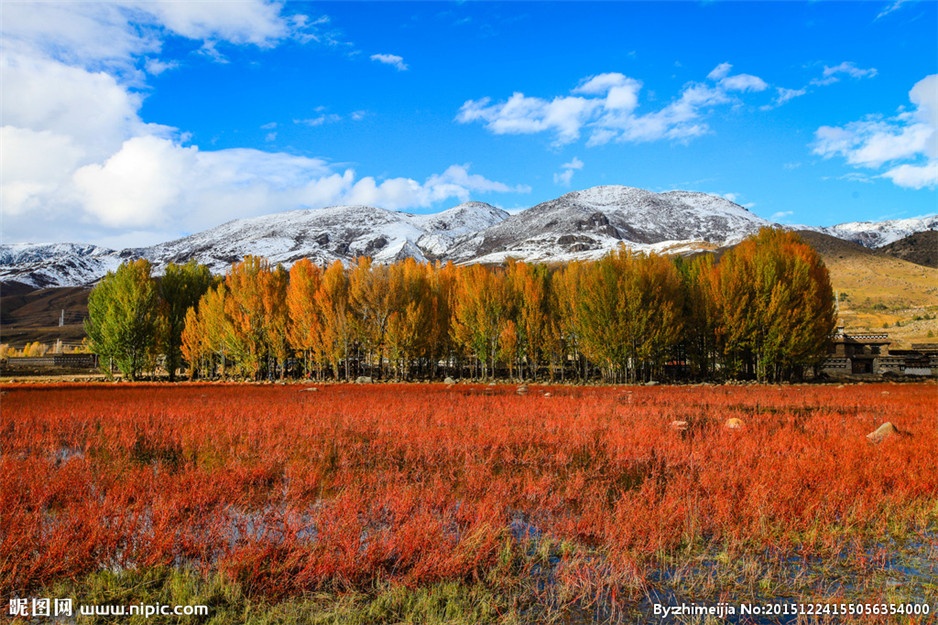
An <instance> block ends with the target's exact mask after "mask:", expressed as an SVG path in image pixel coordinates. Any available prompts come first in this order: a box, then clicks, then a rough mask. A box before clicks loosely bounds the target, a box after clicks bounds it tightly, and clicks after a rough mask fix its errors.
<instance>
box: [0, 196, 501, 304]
mask: <svg viewBox="0 0 938 625" xmlns="http://www.w3.org/2000/svg"><path fill="white" fill-rule="evenodd" d="M506 217H508V213H506V212H505V211H503V210H501V209H498V208H495V207H494V206H491V205H489V204H485V203H483V202H468V203H465V204H460V205H459V206H456V207H453V208H450V209H449V210H446V211H443V212H441V213H436V214H433V215H412V214H409V213H402V212H398V211H390V210H385V209H382V208H374V207H371V206H336V207H331V208H322V209H308V210H297V211H289V212H285V213H276V214H273V215H263V216H261V217H252V218H248V219H237V220H234V221H230V222H228V223H225V224H222V225H220V226H217V227H215V228H210V229H209V230H204V231H202V232H198V233H196V234H193V235H191V236H188V237H184V238H181V239H176V240H175V241H168V242H166V243H160V244H157V245H154V246H151V247H142V248H133V249H125V250H120V251H115V250H109V249H106V248H100V247H95V246H91V245H84V246H83V245H75V244H69V243H62V244H50V245H33V244H15V245H0V281H17V282H22V283H25V284H30V285H32V286H36V287H43V286H79V285H83V284H88V283H92V282H95V281H97V280H98V279H100V278H101V277H102V276H104V275H105V274H106V273H107V272H108V271H111V270H114V269H116V268H117V267H118V266H119V265H120V264H121V263H122V262H123V261H125V260H127V259H132V258H146V259H148V260H149V261H150V262H152V263H153V264H154V266H155V267H154V268H155V271H156V273H157V274H159V273H161V272H162V269H163V267H165V266H166V265H167V264H168V263H170V262H175V263H184V262H188V261H189V260H192V259H194V260H196V261H197V262H199V263H202V264H204V265H207V266H208V267H209V269H210V270H211V271H212V272H213V273H216V274H224V273H225V271H226V270H227V269H228V267H230V266H231V264H232V263H235V262H238V261H240V260H241V259H242V258H244V257H245V256H246V255H248V254H253V255H256V256H263V257H265V258H267V259H268V260H270V261H271V262H272V263H283V264H284V265H285V266H290V265H291V264H292V263H293V262H295V261H297V260H299V259H300V258H309V259H311V260H312V261H314V262H316V263H320V264H329V263H332V262H334V261H336V260H341V261H349V260H352V259H354V258H356V257H358V256H370V257H372V258H373V259H374V260H375V261H376V262H379V263H390V262H393V261H395V260H399V259H402V258H406V257H412V258H415V259H417V260H418V261H427V260H433V259H436V258H440V257H443V256H445V255H446V254H447V252H448V250H449V248H450V246H451V245H452V244H453V242H454V241H456V240H457V239H459V238H461V237H464V236H466V235H467V234H470V233H474V232H478V231H480V230H485V229H486V228H488V227H490V226H493V225H495V224H497V223H499V222H500V221H502V220H504V219H505V218H506Z"/></svg>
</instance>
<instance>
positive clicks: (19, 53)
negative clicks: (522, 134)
mask: <svg viewBox="0 0 938 625" xmlns="http://www.w3.org/2000/svg"><path fill="white" fill-rule="evenodd" d="M284 11H285V8H284V6H283V5H282V4H280V3H274V2H267V1H266V0H246V1H244V2H238V3H234V4H224V5H221V4H218V3H184V2H171V1H166V2H153V1H147V2H144V1H142V0H140V1H132V0H123V1H115V2H108V3H92V4H83V3H82V4H79V3H21V4H20V3H14V4H11V5H9V6H4V20H3V23H2V32H0V35H2V36H0V42H2V43H0V46H2V54H0V74H2V80H3V84H4V90H3V96H2V98H0V117H2V119H3V124H4V125H3V127H2V129H0V159H2V162H3V164H4V165H3V169H2V172H0V202H2V206H3V230H4V232H3V234H4V240H5V241H16V240H31V241H43V240H73V241H75V240H77V241H95V242H111V243H112V244H120V245H143V244H149V243H155V242H158V241H160V240H166V239H168V238H173V237H176V236H179V235H180V234H182V233H186V232H193V231H197V230H200V229H203V228H207V227H211V226H214V225H217V224H218V223H220V222H222V221H226V220H229V219H234V218H239V217H247V216H251V215H257V214H262V213H270V212H275V211H280V210H289V209H296V208H300V207H322V206H327V205H335V204H343V203H370V204H377V205H379V206H383V207H385V208H398V209H404V208H415V207H428V206H430V205H431V204H433V203H434V202H437V201H443V200H447V199H450V198H455V199H457V200H459V201H464V200H466V199H468V197H469V194H470V193H486V192H525V191H529V189H528V188H526V187H510V186H509V185H506V184H503V183H500V182H496V181H492V180H488V179H486V178H484V177H483V176H481V175H478V174H471V173H469V166H468V165H453V166H451V167H449V168H447V169H446V170H445V171H443V172H442V173H438V174H434V175H432V176H430V177H429V178H427V179H426V180H424V181H422V182H420V181H417V180H413V179H410V178H390V179H383V180H377V179H375V178H373V177H368V176H364V177H359V176H358V175H357V174H356V172H355V171H354V170H352V169H348V168H344V169H342V170H339V171H337V169H336V167H335V166H333V165H331V164H330V163H329V162H328V161H327V160H326V159H322V158H308V157H302V156H296V155H292V154H286V153H280V152H267V151H262V150H255V149H225V150H204V149H201V148H200V147H198V146H195V145H189V144H188V140H187V135H186V133H185V132H182V131H180V130H179V129H176V128H170V127H167V126H162V125H159V124H152V123H147V122H145V121H144V120H143V119H142V118H141V117H140V109H141V106H142V104H143V95H142V93H145V87H146V79H147V77H148V76H149V75H156V74H158V73H161V72H165V71H171V70H173V69H174V68H175V63H173V62H169V61H164V60H161V59H160V53H161V50H162V46H163V43H164V40H165V39H166V38H167V37H170V36H174V37H183V38H186V39H189V40H192V41H194V42H195V43H196V45H201V46H202V50H203V52H205V53H207V54H210V55H216V56H217V58H219V59H220V60H223V51H224V49H225V46H235V45H238V46H258V47H272V46H275V45H278V44H279V43H280V42H282V41H285V40H287V39H291V40H294V41H298V42H300V43H308V42H311V41H323V42H325V43H327V44H331V43H333V40H332V39H330V35H329V33H328V32H327V31H325V30H324V27H325V26H326V25H327V24H328V20H327V19H325V18H310V17H308V16H305V15H295V14H294V15H289V14H286V13H285V12H284ZM396 58H397V59H399V62H400V63H403V60H402V59H400V58H399V57H396ZM388 60H389V59H381V62H387V61H388ZM390 60H391V61H394V59H390ZM392 64H394V63H393V62H392ZM315 112H316V115H315V116H313V117H311V118H309V119H304V120H297V123H303V124H307V125H310V126H317V125H322V124H326V123H330V122H334V121H337V120H338V118H339V116H338V115H335V114H330V113H328V112H327V111H326V110H325V109H324V108H319V109H316V110H315ZM364 116H365V112H364V111H356V112H354V113H352V114H351V115H350V118H351V119H353V120H360V119H362V118H363V117H364ZM262 128H263V129H264V130H266V131H269V132H267V136H266V140H267V141H273V140H275V139H276V136H277V135H276V129H277V124H276V123H274V122H271V123H269V124H264V126H263V127H262Z"/></svg>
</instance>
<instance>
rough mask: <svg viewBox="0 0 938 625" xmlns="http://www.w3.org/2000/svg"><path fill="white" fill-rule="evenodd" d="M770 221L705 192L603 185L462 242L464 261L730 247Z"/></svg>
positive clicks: (457, 252) (455, 253) (459, 254)
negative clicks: (618, 248) (621, 245)
mask: <svg viewBox="0 0 938 625" xmlns="http://www.w3.org/2000/svg"><path fill="white" fill-rule="evenodd" d="M767 225H771V224H770V222H768V221H766V220H764V219H762V218H760V217H757V216H756V215H753V214H752V213H750V212H749V211H747V210H746V209H745V208H743V207H741V206H738V205H736V204H733V203H732V202H730V201H729V200H725V199H723V198H719V197H716V196H712V195H706V194H704V193H691V192H687V191H671V192H668V193H653V192H651V191H645V190H643V189H636V188H634V187H621V186H605V187H594V188H592V189H587V190H585V191H575V192H573V193H568V194H566V195H563V196H561V197H559V198H557V199H556V200H551V201H548V202H544V203H542V204H538V205H537V206H534V207H533V208H529V209H528V210H526V211H523V212H521V213H519V214H517V215H513V216H511V217H509V218H508V219H506V220H505V221H503V222H502V223H500V224H498V225H496V226H493V227H491V228H489V229H488V230H485V231H483V232H480V233H478V234H476V235H475V236H473V237H469V238H467V239H466V240H464V241H462V242H460V243H458V244H457V245H456V246H455V247H454V248H453V250H452V257H453V258H454V259H455V260H457V261H459V262H471V261H476V262H499V261H502V260H504V259H505V258H506V257H509V256H511V257H514V258H519V259H524V260H532V261H533V260H570V259H574V258H595V257H598V256H601V255H602V254H604V253H606V252H608V251H609V250H611V249H613V248H615V247H616V246H617V245H618V244H619V243H625V244H627V245H629V246H630V247H632V248H635V249H649V250H650V249H660V248H664V247H671V246H673V245H674V244H675V243H683V244H685V245H692V244H696V243H712V244H716V245H726V244H729V243H733V242H736V241H739V240H741V239H742V238H744V237H745V236H746V235H748V234H751V233H753V232H755V231H757V230H758V229H759V228H760V227H762V226H767Z"/></svg>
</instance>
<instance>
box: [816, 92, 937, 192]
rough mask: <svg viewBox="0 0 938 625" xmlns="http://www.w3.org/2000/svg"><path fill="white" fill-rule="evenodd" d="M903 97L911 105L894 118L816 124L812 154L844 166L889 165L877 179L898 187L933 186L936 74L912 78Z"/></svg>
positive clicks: (934, 181) (935, 161)
mask: <svg viewBox="0 0 938 625" xmlns="http://www.w3.org/2000/svg"><path fill="white" fill-rule="evenodd" d="M909 100H910V101H911V102H912V104H913V105H914V106H915V109H914V110H913V111H911V112H903V113H900V114H899V115H896V116H895V117H891V118H882V117H879V116H871V117H867V118H866V119H863V120H860V121H856V122H851V123H849V124H846V125H845V126H839V127H838V126H821V127H820V128H818V129H817V131H816V132H815V143H814V146H813V150H814V153H815V154H819V155H821V156H823V157H825V158H831V157H833V156H841V157H843V158H844V159H845V160H846V161H847V163H849V164H850V165H853V166H854V167H864V168H867V169H879V168H881V167H883V166H884V165H887V164H890V165H891V167H890V168H889V169H888V171H886V172H885V173H883V174H882V177H885V178H888V179H890V180H892V181H893V183H895V184H897V185H899V186H902V187H909V188H914V189H921V188H923V187H934V186H936V185H938V74H932V75H930V76H927V77H925V78H923V79H922V80H920V81H919V82H917V83H916V84H915V86H914V87H912V89H911V91H909ZM902 161H909V162H902Z"/></svg>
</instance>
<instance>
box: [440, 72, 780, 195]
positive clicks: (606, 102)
mask: <svg viewBox="0 0 938 625" xmlns="http://www.w3.org/2000/svg"><path fill="white" fill-rule="evenodd" d="M731 70H732V66H731V65H730V64H729V63H722V64H720V65H718V66H717V67H716V68H715V69H714V70H713V71H711V72H710V74H709V75H708V79H709V80H710V81H712V82H711V83H689V84H687V85H685V87H684V89H683V90H682V91H681V94H680V96H679V97H678V98H677V99H676V100H674V101H672V102H671V103H670V104H668V105H666V106H665V107H663V108H661V109H659V110H657V111H651V112H648V113H644V114H640V113H638V112H637V109H638V108H639V93H640V91H641V88H642V83H641V82H640V81H638V80H636V79H634V78H629V77H628V76H625V75H624V74H620V73H616V72H610V73H605V74H597V75H594V76H589V77H587V78H584V79H583V80H581V81H580V83H579V84H578V85H577V86H576V87H575V88H574V89H573V90H571V95H564V96H556V97H554V98H553V99H550V100H548V99H544V98H538V97H530V96H526V95H524V94H523V93H521V92H515V93H514V94H512V96H511V97H510V98H508V99H507V100H505V101H503V102H494V103H493V101H492V99H491V98H488V97H485V98H480V99H478V100H468V101H466V102H465V103H464V104H463V105H462V107H461V108H460V110H459V113H458V114H457V116H456V121H458V122H460V123H464V124H466V123H472V122H481V123H483V124H484V125H485V127H486V128H487V129H488V130H489V131H490V132H492V133H494V134H535V133H540V132H551V133H553V134H554V135H555V144H557V145H563V144H568V143H572V142H573V141H576V140H578V139H579V138H580V135H581V133H582V131H583V130H584V129H588V130H589V139H588V141H587V145H588V146H596V145H602V144H605V143H608V142H610V141H618V142H633V143H638V142H644V141H657V140H661V139H670V140H676V141H687V140H690V139H692V138H694V137H697V136H700V135H703V134H706V133H707V132H709V130H710V129H709V126H708V125H707V124H706V122H705V120H704V119H705V116H706V114H707V112H708V111H709V110H710V109H712V108H713V107H716V106H718V105H721V104H725V103H730V102H738V101H739V100H737V99H736V96H735V95H733V94H735V93H745V92H750V91H763V90H765V89H766V88H768V84H767V83H766V82H765V81H763V80H762V79H761V78H759V77H758V76H753V75H751V74H735V75H731V74H730V71H731ZM558 175H560V176H566V174H558Z"/></svg>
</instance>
